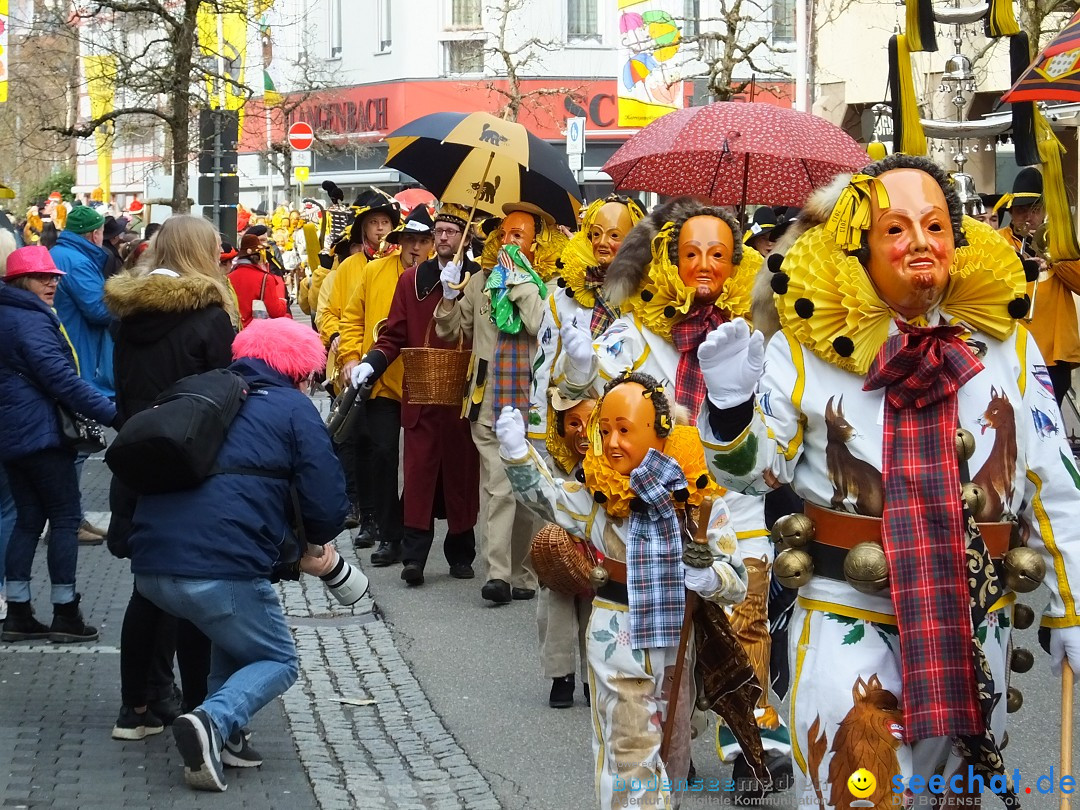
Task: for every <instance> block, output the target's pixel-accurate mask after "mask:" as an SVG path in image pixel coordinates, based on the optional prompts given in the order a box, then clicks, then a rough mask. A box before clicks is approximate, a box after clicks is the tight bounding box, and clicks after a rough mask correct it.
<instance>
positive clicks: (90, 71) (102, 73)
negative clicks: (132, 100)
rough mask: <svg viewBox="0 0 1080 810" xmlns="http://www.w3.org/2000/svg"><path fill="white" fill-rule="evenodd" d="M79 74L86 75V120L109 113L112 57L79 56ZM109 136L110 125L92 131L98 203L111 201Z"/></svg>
mask: <svg viewBox="0 0 1080 810" xmlns="http://www.w3.org/2000/svg"><path fill="white" fill-rule="evenodd" d="M83 72H84V73H85V74H86V93H87V95H88V96H90V117H91V118H100V117H101V116H103V115H108V114H109V113H111V112H112V111H113V96H114V94H115V89H116V57H114V56H110V55H109V54H103V55H100V56H99V55H94V54H86V55H85V56H83ZM112 133H113V122H112V121H109V122H108V123H105V124H102V125H101V126H100V127H98V128H97V129H95V130H94V146H95V147H96V149H97V165H98V185H99V186H101V192H102V202H106V203H107V202H109V200H110V199H111V197H110V196H109V195H110V186H111V182H110V181H111V179H112Z"/></svg>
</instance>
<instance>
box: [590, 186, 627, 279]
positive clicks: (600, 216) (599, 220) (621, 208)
mask: <svg viewBox="0 0 1080 810" xmlns="http://www.w3.org/2000/svg"><path fill="white" fill-rule="evenodd" d="M633 227H634V223H633V220H631V218H630V209H629V208H627V207H626V206H625V205H623V204H622V203H619V202H609V203H604V205H602V206H601V207H600V210H599V211H597V212H596V216H595V217H594V218H593V223H592V225H590V226H589V242H590V243H592V248H593V256H595V257H596V266H597V267H599V268H601V269H602V270H607V268H608V265H610V264H611V262H612V260H613V259H614V258H615V254H616V253H618V252H619V245H621V244H622V241H623V239H625V238H626V235H627V234H628V233H630V229H631V228H633Z"/></svg>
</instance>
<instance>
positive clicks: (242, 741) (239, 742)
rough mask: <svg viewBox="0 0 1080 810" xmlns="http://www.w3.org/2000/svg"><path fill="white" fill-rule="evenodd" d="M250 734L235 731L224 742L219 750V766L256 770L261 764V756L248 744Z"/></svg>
mask: <svg viewBox="0 0 1080 810" xmlns="http://www.w3.org/2000/svg"><path fill="white" fill-rule="evenodd" d="M250 737H251V734H250V733H249V734H244V732H243V731H237V732H236V733H234V734H233V735H232V736H231V737H229V739H227V740H226V741H225V745H224V747H223V748H222V749H221V764H222V765H226V766H228V767H230V768H258V767H259V766H260V765H262V764H263V759H262V755H261V754H259V752H258V751H256V750H255V749H254V748H252V747H251V743H250V742H248V740H249V739H250Z"/></svg>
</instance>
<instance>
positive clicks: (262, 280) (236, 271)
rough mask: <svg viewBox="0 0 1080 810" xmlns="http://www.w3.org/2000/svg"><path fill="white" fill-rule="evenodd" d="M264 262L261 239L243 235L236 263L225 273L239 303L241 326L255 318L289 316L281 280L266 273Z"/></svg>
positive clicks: (283, 283)
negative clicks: (227, 274) (229, 271)
mask: <svg viewBox="0 0 1080 810" xmlns="http://www.w3.org/2000/svg"><path fill="white" fill-rule="evenodd" d="M267 262H268V259H267V256H266V248H265V247H264V246H263V239H262V238H261V237H259V236H253V235H251V234H244V236H243V237H242V238H241V239H240V250H239V256H238V258H237V259H236V265H235V266H234V267H233V270H232V272H231V273H229V283H230V284H232V287H233V290H234V291H235V292H236V298H237V301H238V303H239V309H240V324H241V327H242V328H246V327H247V326H248V324H250V323H251V321H252V320H253V319H256V318H291V317H292V315H290V314H289V302H288V300H287V299H286V297H285V281H284V280H283V279H282V278H281V276H277V275H274V274H273V273H271V272H270V267H269V264H268V263H267Z"/></svg>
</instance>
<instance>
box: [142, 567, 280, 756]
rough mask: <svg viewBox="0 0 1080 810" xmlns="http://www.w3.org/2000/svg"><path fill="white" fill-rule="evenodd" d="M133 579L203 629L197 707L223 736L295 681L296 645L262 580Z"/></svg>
mask: <svg viewBox="0 0 1080 810" xmlns="http://www.w3.org/2000/svg"><path fill="white" fill-rule="evenodd" d="M135 587H136V588H137V589H138V591H139V593H141V594H142V595H143V596H145V597H146V598H147V599H149V600H150V601H151V602H153V603H154V604H156V605H157V606H158V607H160V608H161V609H162V610H164V611H166V612H167V613H171V614H172V615H173V616H177V617H179V618H181V619H187V620H188V621H190V622H191V623H192V624H194V625H195V626H196V627H198V628H199V629H200V630H202V632H203V633H205V634H206V635H207V637H209V639H210V644H211V646H210V677H209V678H208V679H207V684H206V685H207V695H208V697H207V698H206V700H205V702H203V704H202V705H201V706H200V707H199V708H200V709H202V710H203V711H205V712H206V713H207V714H208V715H209V716H210V717H211V718H212V719H213V721H214V724H215V725H216V726H217V729H218V732H219V733H220V734H221V737H222V739H228V738H229V737H231V736H232V735H233V734H234V733H236V732H238V731H240V729H241V728H243V727H244V726H246V725H248V723H250V722H251V718H252V717H253V716H254V715H255V713H256V712H257V711H259V709H261V708H262V707H263V706H265V705H266V704H267V703H269V702H270V701H271V700H273V699H274V698H276V697H277V696H278V695H281V694H284V693H285V690H287V689H288V688H289V687H290V686H292V685H293V683H294V682H295V681H296V676H297V674H298V671H299V665H298V661H297V656H296V645H295V644H294V643H293V638H292V634H291V633H290V632H289V628H288V625H286V624H285V614H284V613H283V612H282V610H281V604H280V603H279V602H278V598H277V594H276V593H275V592H274V588H273V586H271V585H270V582H269V580H266V579H249V580H234V579H195V578H193V577H176V576H169V575H165V574H136V575H135Z"/></svg>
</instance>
